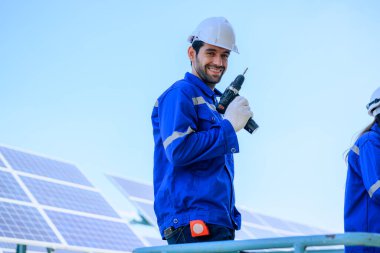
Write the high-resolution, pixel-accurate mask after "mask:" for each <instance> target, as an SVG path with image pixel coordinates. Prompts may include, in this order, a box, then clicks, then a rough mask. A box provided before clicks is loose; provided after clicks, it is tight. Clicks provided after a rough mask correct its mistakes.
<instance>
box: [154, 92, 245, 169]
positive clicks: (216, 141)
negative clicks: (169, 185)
mask: <svg viewBox="0 0 380 253" xmlns="http://www.w3.org/2000/svg"><path fill="white" fill-rule="evenodd" d="M158 115H159V125H160V132H161V137H162V140H163V145H164V148H165V152H166V156H167V158H168V160H169V161H170V162H171V163H173V165H174V166H183V165H187V164H190V163H194V162H198V161H202V160H206V159H212V158H215V157H217V156H221V155H225V154H227V153H234V152H238V151H239V145H238V140H237V136H236V133H235V130H234V128H233V126H232V125H231V123H230V122H229V121H228V120H222V121H221V122H220V123H217V124H215V125H213V127H212V128H210V129H208V130H207V131H200V130H199V129H198V123H199V120H200V119H199V118H198V115H197V111H196V109H195V105H194V102H193V98H192V97H191V95H190V94H189V93H188V92H185V91H184V90H182V89H179V88H175V89H172V90H171V91H169V92H168V93H167V94H166V95H165V96H164V97H163V98H162V100H161V101H160V102H159V106H158Z"/></svg>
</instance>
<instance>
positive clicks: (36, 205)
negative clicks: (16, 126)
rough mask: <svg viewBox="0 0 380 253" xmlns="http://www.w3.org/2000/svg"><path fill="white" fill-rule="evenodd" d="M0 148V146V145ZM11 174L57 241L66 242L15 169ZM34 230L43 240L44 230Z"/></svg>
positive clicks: (38, 238)
mask: <svg viewBox="0 0 380 253" xmlns="http://www.w3.org/2000/svg"><path fill="white" fill-rule="evenodd" d="M0 148H1V146H0ZM7 162H8V161H7ZM11 174H12V175H13V177H14V179H15V181H17V183H18V185H19V186H20V187H21V188H22V189H23V191H24V192H25V193H26V195H27V196H28V198H29V199H30V201H31V203H33V204H34V208H35V209H37V212H38V213H39V215H40V216H42V219H44V221H45V222H46V223H47V224H48V226H49V227H50V229H51V230H52V231H53V233H54V234H55V236H56V237H57V238H58V239H59V241H60V242H61V243H63V244H66V241H65V239H64V238H63V237H62V235H61V234H60V233H59V231H58V230H57V229H56V227H55V226H54V224H53V223H52V222H51V221H50V220H49V218H48V217H47V215H46V214H45V213H44V211H43V209H42V207H41V206H40V205H38V202H37V200H36V199H35V197H34V196H33V194H32V193H31V192H30V191H29V189H28V188H27V187H26V185H25V184H24V183H23V182H22V180H21V178H20V176H19V175H18V174H17V171H14V170H13V171H11ZM36 221H37V220H36ZM36 232H39V233H40V234H38V237H37V238H35V240H39V241H44V237H43V236H46V234H45V232H44V231H36ZM47 239H48V241H49V240H50V238H47Z"/></svg>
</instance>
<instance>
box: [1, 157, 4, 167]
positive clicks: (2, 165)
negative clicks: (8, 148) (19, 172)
mask: <svg viewBox="0 0 380 253" xmlns="http://www.w3.org/2000/svg"><path fill="white" fill-rule="evenodd" d="M0 167H3V168H5V164H4V162H3V161H2V160H1V158H0Z"/></svg>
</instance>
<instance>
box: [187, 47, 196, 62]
mask: <svg viewBox="0 0 380 253" xmlns="http://www.w3.org/2000/svg"><path fill="white" fill-rule="evenodd" d="M187 56H188V57H189V60H190V61H191V62H193V61H194V59H195V56H196V52H195V50H194V48H193V47H192V46H190V47H189V48H188V49H187Z"/></svg>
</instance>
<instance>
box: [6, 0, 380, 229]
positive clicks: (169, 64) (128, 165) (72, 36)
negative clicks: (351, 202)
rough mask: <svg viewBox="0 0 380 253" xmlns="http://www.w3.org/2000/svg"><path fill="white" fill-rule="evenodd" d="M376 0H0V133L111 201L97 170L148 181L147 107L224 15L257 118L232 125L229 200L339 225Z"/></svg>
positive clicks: (114, 195)
mask: <svg viewBox="0 0 380 253" xmlns="http://www.w3.org/2000/svg"><path fill="white" fill-rule="evenodd" d="M379 13H380V2H379V1H376V0H366V1H343V0H341V1H338V0H329V1H327V0H326V1H322V0H319V1H317V0H304V1H280V0H265V1H264V0H262V1H241V0H234V1H223V0H219V1H211V0H210V1H203V0H202V1H201V0H192V1H174V0H173V1H169V0H164V1H146V0H145V1H144V0H143V1H125V0H119V1H117V0H102V1H100V0H56V1H48V0H46V1H41V0H29V1H26V0H25V1H19V0H2V1H0V94H1V100H0V111H1V118H0V143H1V144H4V145H7V146H10V147H17V148H21V149H23V150H27V151H32V152H34V153H37V154H43V155H46V156H49V157H54V158H59V159H60V160H66V161H69V162H72V163H74V164H76V165H78V167H79V168H80V169H81V170H82V171H83V172H84V174H85V175H86V176H87V177H89V179H90V180H91V181H92V182H93V183H94V184H95V185H96V186H97V187H98V188H100V190H101V191H102V192H103V193H104V194H105V195H106V196H108V198H109V199H110V201H111V203H112V204H113V205H114V206H115V207H116V208H123V207H124V205H125V204H124V202H123V201H124V200H123V199H119V197H122V196H121V195H118V192H117V191H116V190H115V189H114V188H113V186H112V185H111V184H110V183H109V182H108V180H107V179H106V178H105V177H104V173H111V174H115V175H120V176H125V177H128V178H132V179H136V180H139V181H143V182H151V181H152V167H153V137H152V128H151V122H150V115H151V111H152V108H153V105H154V103H155V101H156V99H157V97H158V96H159V95H160V94H161V93H162V92H163V91H164V90H165V89H166V88H167V87H169V86H170V85H171V84H172V83H173V82H175V81H176V80H178V79H181V78H182V77H183V75H184V74H185V72H186V71H190V64H189V60H188V58H187V47H188V46H189V45H188V43H187V41H186V39H187V36H188V35H189V34H190V33H191V32H192V31H193V30H194V28H195V27H196V25H197V24H198V23H199V22H200V21H201V20H203V19H204V18H207V17H211V16H224V17H226V18H227V19H228V20H229V21H230V22H231V24H232V25H233V27H234V29H235V33H236V36H237V45H238V47H239V51H240V54H239V55H238V54H231V57H230V62H229V69H228V70H227V73H226V74H225V76H224V78H223V79H222V82H221V83H219V84H218V85H217V88H219V89H220V90H222V91H223V90H224V89H225V88H226V87H227V86H228V84H229V83H230V82H231V81H232V80H233V79H234V78H235V77H236V75H238V74H240V73H242V72H243V70H244V69H245V68H246V67H248V68H249V70H248V72H247V74H246V81H245V83H244V85H243V88H242V90H241V95H243V96H245V97H246V98H247V99H248V100H249V101H250V104H251V107H252V108H253V111H254V119H255V120H256V122H257V123H258V124H259V125H260V128H259V130H258V131H257V132H255V133H254V134H253V135H250V134H248V133H247V132H245V131H241V132H239V133H238V137H239V142H240V150H241V152H240V153H239V154H236V156H235V160H236V177H235V187H236V198H237V204H239V205H244V206H248V207H250V208H252V209H253V210H256V211H258V212H261V213H264V214H268V215H273V216H276V217H279V218H283V219H290V220H293V221H298V222H301V223H306V224H309V225H313V226H317V227H321V228H328V229H332V230H334V231H338V232H340V231H342V230H343V200H344V187H345V178H346V165H345V162H344V158H343V157H344V152H345V150H347V149H348V148H349V147H350V145H351V144H352V143H353V141H354V139H355V136H356V135H357V134H358V133H359V131H360V130H361V129H362V128H364V127H365V126H366V125H368V124H369V123H370V122H371V120H372V119H371V118H370V117H369V116H368V115H367V113H366V110H365V105H366V104H367V103H368V101H369V97H370V95H371V93H372V92H373V91H374V90H375V88H377V87H378V86H380V72H379V69H380V60H379V59H380V51H379V45H380V15H379Z"/></svg>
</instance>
